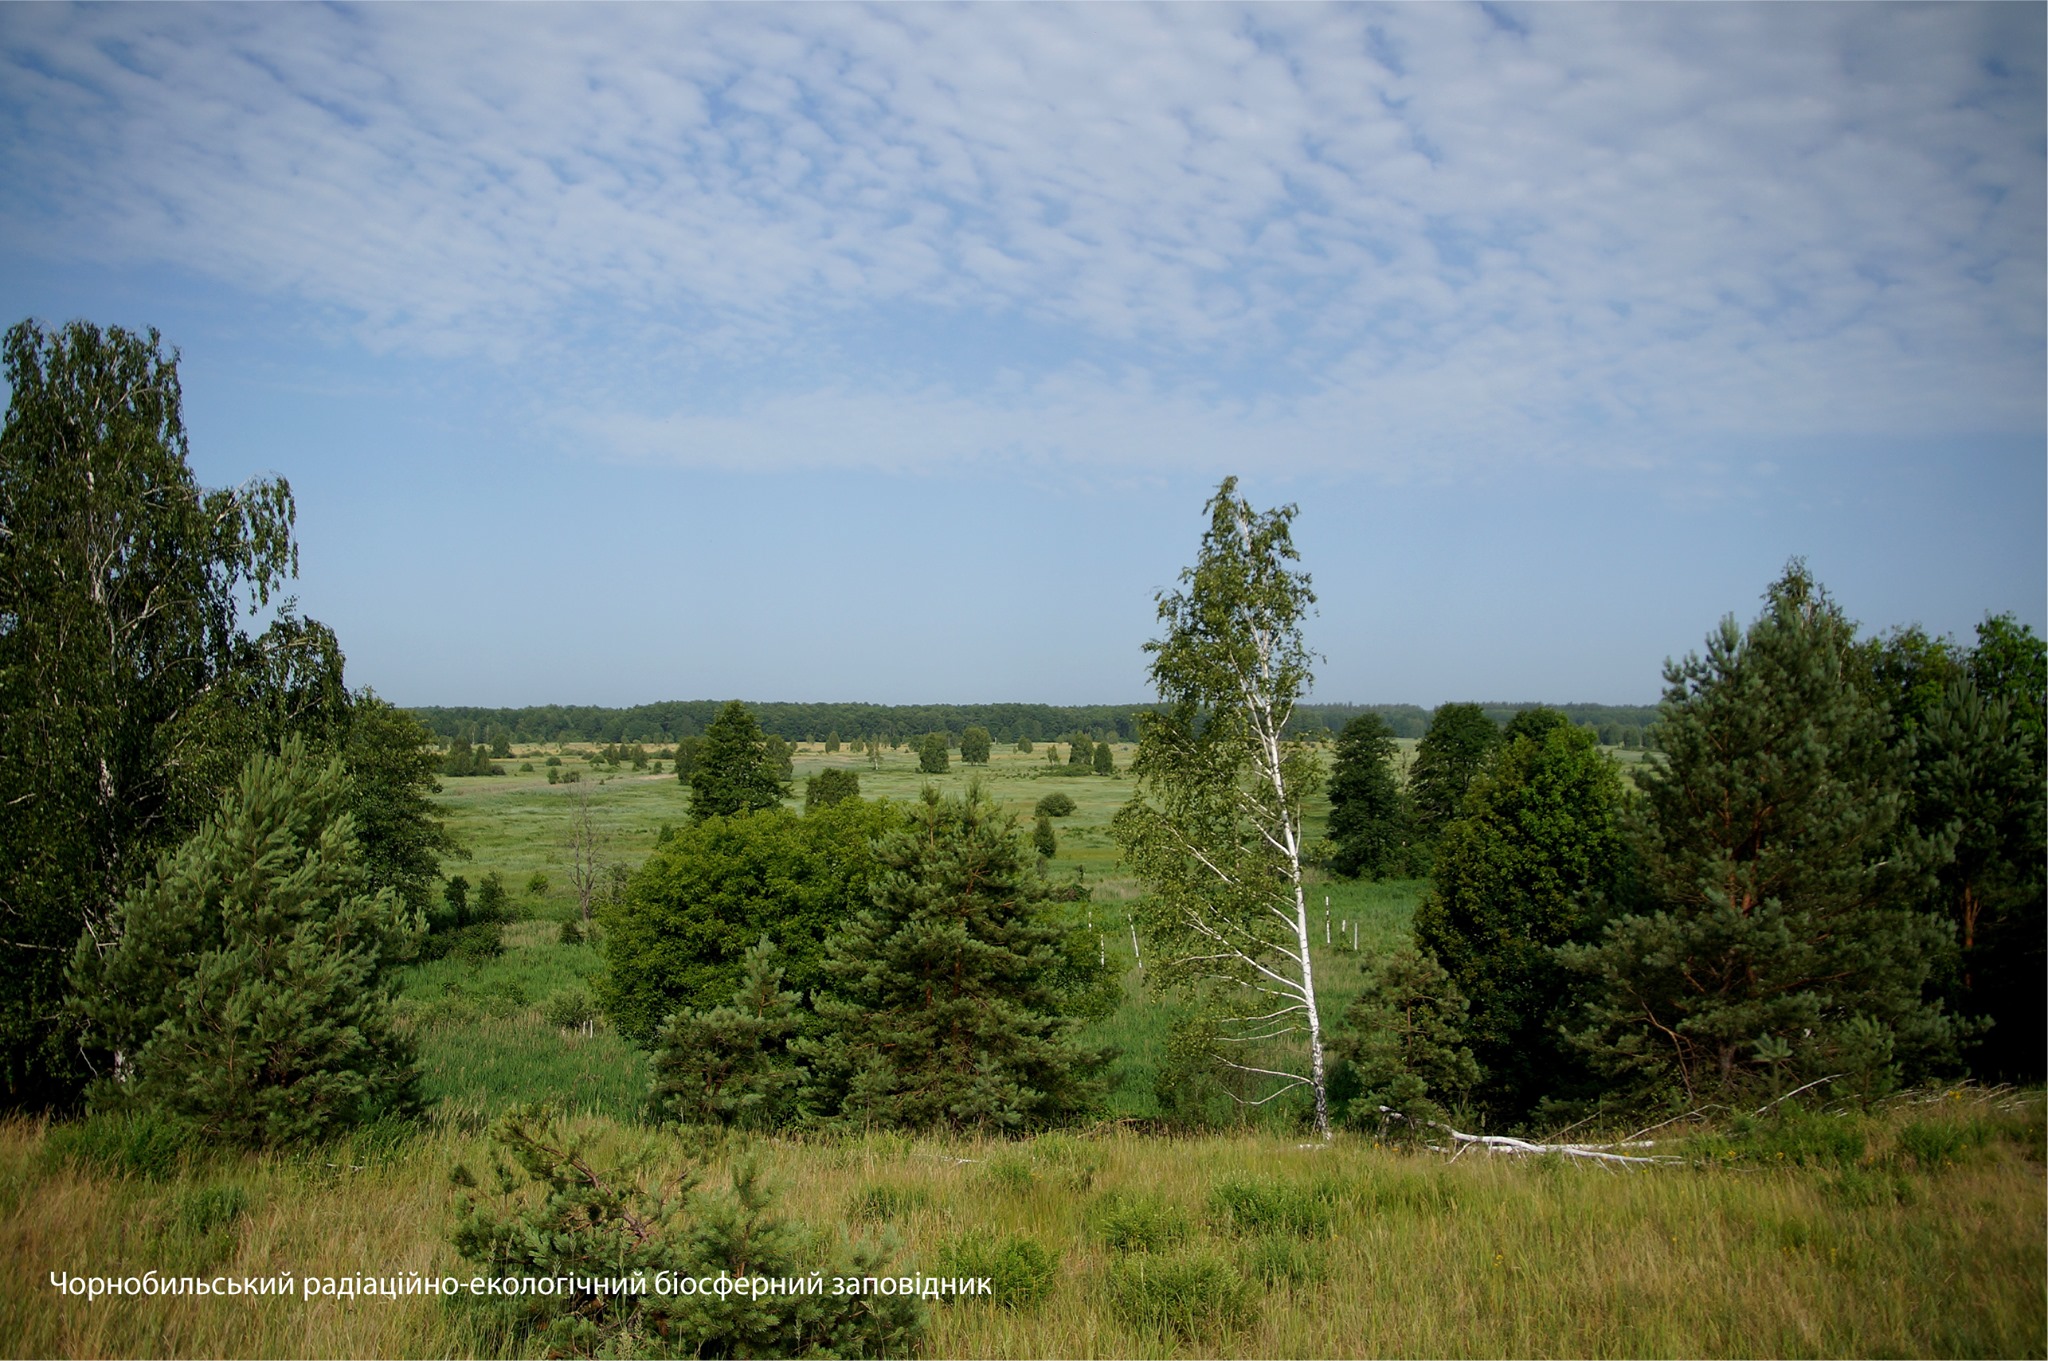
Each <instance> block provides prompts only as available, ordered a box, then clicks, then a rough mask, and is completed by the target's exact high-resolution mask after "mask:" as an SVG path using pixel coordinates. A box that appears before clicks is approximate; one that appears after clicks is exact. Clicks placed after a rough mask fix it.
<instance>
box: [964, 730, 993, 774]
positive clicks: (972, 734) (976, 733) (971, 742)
mask: <svg viewBox="0 0 2048 1361" xmlns="http://www.w3.org/2000/svg"><path fill="white" fill-rule="evenodd" d="M988 753H989V735H988V729H987V728H979V727H975V728H969V729H968V730H967V731H966V732H963V733H961V734H960V759H961V760H962V761H964V762H966V763H967V764H968V765H970V766H985V765H987V764H988Z"/></svg>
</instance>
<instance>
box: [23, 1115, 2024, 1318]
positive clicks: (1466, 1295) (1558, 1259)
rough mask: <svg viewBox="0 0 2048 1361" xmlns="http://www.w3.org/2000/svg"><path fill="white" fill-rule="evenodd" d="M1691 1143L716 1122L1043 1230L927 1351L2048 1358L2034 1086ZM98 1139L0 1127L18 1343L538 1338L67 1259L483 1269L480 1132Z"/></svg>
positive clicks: (857, 1219)
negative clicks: (983, 1131) (164, 1282)
mask: <svg viewBox="0 0 2048 1361" xmlns="http://www.w3.org/2000/svg"><path fill="white" fill-rule="evenodd" d="M572 1123H573V1126H574V1128H575V1129H576V1130H577V1131H578V1133H579V1134H580V1135H581V1136H582V1138H583V1139H584V1140H585V1141H586V1143H587V1145H588V1146H589V1147H591V1148H592V1149H593V1150H595V1151H596V1152H597V1153H598V1154H599V1156H600V1157H623V1156H625V1155H628V1154H635V1153H638V1154H643V1155H646V1156H647V1157H649V1158H650V1159H651V1167H650V1175H652V1176H655V1177H659V1176H661V1175H663V1174H664V1173H672V1172H673V1171H674V1170H675V1169H677V1168H680V1167H681V1166H683V1165H684V1164H685V1163H686V1162H687V1161H689V1159H690V1158H691V1156H692V1153H691V1150H690V1148H689V1145H688V1142H687V1141H686V1140H683V1139H679V1138H677V1137H675V1136H673V1135H668V1134H662V1133H657V1132H654V1131H650V1130H647V1129H645V1128H644V1127H639V1126H633V1125H625V1124H621V1123H619V1122H617V1121H613V1120H610V1119H607V1118H603V1117H585V1118H583V1119H581V1120H578V1121H575V1122H572ZM1684 1147H1685V1148H1686V1150H1687V1152H1688V1153H1689V1155H1690V1156H1689V1161H1688V1163H1687V1164H1686V1165H1683V1166H1674V1167H1659V1168H1654V1169H1643V1170H1637V1171H1632V1172H1625V1173H1613V1172H1608V1171H1604V1170H1601V1169H1598V1168H1593V1167H1587V1166H1579V1165H1563V1164H1557V1163H1552V1162H1544V1161H1539V1162H1534V1163H1529V1162H1509V1161H1505V1160H1499V1159H1495V1160H1488V1159H1487V1158H1485V1157H1483V1156H1480V1155H1468V1156H1466V1157H1463V1158H1460V1159H1459V1160H1457V1161H1456V1162H1451V1161H1449V1160H1447V1159H1446V1158H1445V1157H1443V1156H1442V1155H1438V1154H1433V1153H1429V1152H1426V1151H1423V1152H1402V1151H1398V1150H1394V1149H1390V1148H1381V1147H1375V1146H1374V1145H1372V1144H1371V1143H1369V1142H1364V1141H1360V1140H1356V1139H1344V1140H1340V1142H1339V1143H1338V1144H1337V1145H1336V1146H1335V1147H1333V1148H1330V1149H1304V1148H1301V1147H1299V1146H1297V1145H1296V1144H1295V1143H1294V1142H1292V1141H1288V1140H1280V1139H1274V1138H1270V1137H1262V1136H1241V1137H1232V1138H1207V1139H1193V1140H1185V1141H1167V1140H1160V1139H1154V1138H1146V1137H1141V1136H1136V1135H1133V1134H1130V1133H1128V1132H1126V1131H1120V1130H1116V1129H1108V1130H1105V1131H1100V1132H1098V1133H1096V1134H1094V1135H1079V1134H1063V1135H1051V1136H1046V1137H1042V1138H1039V1139H1036V1140H1029V1141H1022V1142H1015V1143H1005V1142H993V1143H992V1142H978V1141H972V1140H942V1139H907V1138H900V1137H887V1136H869V1137H862V1136H851V1137H847V1138H842V1139H832V1140H813V1141H792V1140H758V1141H750V1142H744V1143H742V1142H739V1141H734V1142H729V1143H725V1144H721V1145H718V1146H716V1147H714V1148H713V1149H711V1150H710V1151H709V1152H708V1154H704V1151H703V1150H699V1153H700V1154H703V1155H704V1156H706V1158H707V1161H708V1165H709V1169H710V1179H711V1180H712V1181H713V1182H717V1181H718V1180H720V1179H721V1178H722V1177H724V1176H725V1175H727V1174H729V1172H730V1169H731V1166H732V1163H733V1160H734V1159H735V1158H736V1157H739V1156H743V1155H744V1156H752V1157H754V1158H756V1159H757V1160H758V1161H760V1162H761V1163H762V1164H763V1165H764V1166H765V1167H766V1169H767V1170H768V1171H769V1173H770V1175H771V1177H772V1178H773V1180H774V1181H775V1182H777V1183H778V1184H779V1185H780V1186H781V1187H782V1188H783V1189H784V1191H785V1193H786V1199H785V1201H784V1204H785V1205H786V1206H787V1207H790V1209H791V1211H792V1213H794V1214H796V1215H797V1216H798V1217H801V1218H804V1219H807V1220H809V1221H811V1222H812V1223H815V1224H827V1225H830V1224H835V1223H836V1224H843V1225H844V1226H845V1227H846V1230H847V1231H848V1232H851V1233H855V1234H863V1235H868V1236H871V1237H876V1236H879V1237H883V1238H886V1239H888V1240H890V1241H893V1242H894V1243H895V1244H896V1245H897V1254H896V1260H897V1262H898V1263H900V1264H903V1265H904V1266H905V1267H906V1268H910V1267H915V1268H918V1269H923V1270H944V1269H946V1268H947V1266H948V1264H950V1263H956V1262H958V1261H960V1260H962V1253H963V1252H964V1251H969V1250H971V1247H972V1244H971V1241H968V1240H971V1239H972V1237H973V1236H974V1235H984V1236H990V1235H992V1236H993V1237H994V1238H995V1239H997V1240H1001V1239H1003V1238H1006V1237H1008V1236H1013V1235H1014V1236H1023V1237H1028V1238H1030V1239H1031V1240H1033V1241H1034V1242H1036V1243H1037V1244H1039V1245H1040V1246H1041V1247H1043V1248H1044V1249H1046V1250H1047V1252H1048V1253H1049V1255H1050V1257H1051V1258H1052V1260H1053V1261H1054V1262H1055V1263H1056V1267H1055V1271H1054V1274H1053V1278H1052V1281H1051V1287H1050V1291H1049V1293H1047V1294H1046V1295H1045V1296H1044V1297H1043V1298H1042V1299H1040V1300H1038V1301H1037V1302H1035V1303H1027V1304H1026V1305H1024V1307H1021V1308H1017V1309H1005V1308H999V1307H996V1306H994V1305H992V1304H989V1303H985V1302H974V1303H951V1304H942V1305H937V1306H935V1307H934V1309H933V1315H932V1322H931V1327H930V1331H929V1333H928V1335H927V1339H926V1343H925V1347H924V1351H925V1352H926V1353H928V1354H931V1355H941V1356H943V1355H959V1356H990V1357H997V1356H1025V1355H1069V1356H1129V1355H1160V1356H1169V1355H1170V1356H1202V1355H1231V1356H1302V1355H1328V1356H1374V1355H1446V1356H1466V1355H1477V1356H1484V1355H1500V1354H1516V1355H1530V1356H1574V1355H1585V1356H1666V1355H1702V1356H1745V1355H1784V1356H1805V1355H1890V1354H1908V1355H1929V1356H1951V1355H1954V1356H2038V1355H2041V1354H2043V1350H2044V1344H2043V1330H2044V1327H2048V1321H2044V1316H2043V1293H2042V1282H2043V1279H2044V1270H2048V1263H2044V1258H2043V1238H2042V1209H2043V1200H2042V1195H2043V1192H2042V1110H2041V1102H2040V1099H2039V1096H2038V1094H2036V1095H2031V1096H2028V1097H2025V1098H2021V1097H2017V1096H2014V1095H2012V1094H2010V1093H2005V1094H1999V1093H1989V1094H1987V1093H1976V1092H1968V1091H1965V1092H1959V1093H1955V1094H1953V1095H1944V1096H1938V1097H1936V1098H1934V1099H1902V1100H1899V1101H1896V1102H1894V1103H1893V1104H1892V1106H1891V1107H1890V1108H1889V1109H1887V1110H1885V1111H1883V1112H1881V1113H1879V1114H1878V1115H1876V1116H1874V1117H1840V1116H1827V1115H1808V1116H1797V1117H1794V1118H1793V1119H1792V1120H1790V1121H1788V1122H1785V1123H1784V1124H1780V1125H1773V1124H1770V1123H1769V1122H1766V1123H1765V1124H1764V1125H1763V1126H1761V1127H1759V1128H1757V1129H1755V1130H1753V1131H1751V1132H1750V1133H1748V1134H1747V1135H1744V1136H1742V1137H1741V1138H1738V1139H1735V1140H1732V1141H1730V1140H1727V1139H1721V1140H1716V1139H1713V1138H1708V1139H1700V1138H1697V1137H1695V1138H1693V1139H1692V1140H1691V1141H1690V1142H1689V1143H1687V1144H1686V1145H1684ZM110 1149H111V1144H110V1143H109V1142H108V1141H102V1142H101V1144H98V1145H95V1144H93V1143H92V1141H90V1140H83V1139H80V1138H79V1137H77V1136H76V1134H73V1135H71V1136H69V1137H67V1136H65V1135H63V1134H62V1133H59V1134H57V1135H53V1134H52V1133H51V1132H50V1131H49V1130H47V1129H46V1128H45V1127H43V1126H40V1125H36V1124H28V1123H19V1122H17V1123H13V1124H8V1125H5V1126H0V1261H4V1263H5V1265H4V1276H0V1339H5V1348H6V1350H7V1351H8V1352H9V1353H10V1354H14V1355H49V1356H126V1355H189V1354H201V1355H221V1356H263V1355H339V1356H355V1355H392V1356H432V1355H448V1354H468V1353H477V1354H516V1353H518V1351H519V1350H520V1342H519V1340H518V1339H516V1338H514V1337H510V1336H508V1335H506V1334H504V1333H502V1332H500V1331H498V1330H496V1329H495V1328H494V1327H493V1326H492V1325H491V1324H489V1322H488V1321H487V1320H486V1319H485V1317H484V1316H483V1315H482V1314H481V1313H479V1312H477V1311H476V1310H475V1309H474V1308H473V1307H471V1306H468V1305H465V1304H456V1305H448V1304H444V1303H441V1302H438V1301H432V1300H428V1299H424V1298H418V1299H405V1300H395V1301H394V1300H385V1299H365V1300H360V1301H354V1302H349V1301H339V1302H338V1301H335V1300H332V1299H327V1298H320V1299H315V1300H312V1301H310V1302H306V1301H301V1300H300V1299H299V1298H298V1297H296V1296H294V1297H291V1298H288V1299H276V1298H266V1299H211V1298H209V1299H177V1300H172V1299H140V1300H133V1301H121V1302H119V1303H115V1302H110V1301H108V1300H100V1301H97V1302H88V1301H86V1300H85V1299H83V1298H81V1297H68V1296H63V1295H60V1294H58V1293H57V1292H56V1291H55V1290H54V1289H52V1288H51V1286H50V1285H49V1283H48V1279H47V1274H48V1273H49V1272H50V1271H53V1270H55V1271H70V1272H77V1273H92V1274H117V1273H121V1274H125V1273H129V1272H141V1271H144V1270H149V1269H152V1268H153V1269H156V1270H159V1271H166V1272H200V1273H223V1274H250V1275H257V1274H270V1273H274V1272H278V1271H286V1270H289V1271H293V1272H296V1273H298V1274H299V1275H301V1276H305V1275H313V1276H326V1275H340V1274H347V1273H358V1272H374V1273H378V1274H387V1275H388V1274H403V1273H405V1272H408V1271H419V1272H425V1273H433V1274H437V1275H438V1274H442V1273H450V1274H457V1275H460V1276H463V1277H465V1278H466V1277H467V1276H468V1275H469V1274H470V1272H471V1268H470V1267H469V1266H468V1265H467V1264H465V1263H463V1262H462V1261H461V1260H460V1259H459V1258H458V1257H457V1256H456V1254H455V1253H454V1251H453V1250H452V1249H451V1248H450V1247H449V1245H448V1240H447V1233H448V1229H449V1227H450V1225H451V1224H452V1223H453V1220H454V1214H455V1196H456V1192H455V1189H454V1188H453V1187H452V1186H451V1184H450V1180H449V1176H450V1173H451V1171H452V1169H453V1168H454V1167H455V1166H456V1165H457V1164H458V1163H466V1164H468V1165H470V1166H482V1165H484V1164H485V1163H486V1162H487V1160H488V1150H487V1148H486V1146H485V1143H484V1141H483V1139H482V1138H481V1137H480V1136H478V1135H476V1134H472V1133H468V1132H465V1131H463V1130H460V1129H458V1128H455V1127H453V1126H452V1125H451V1124H448V1123H446V1122H443V1123H441V1124H439V1125H437V1126H435V1127H433V1128H431V1129H429V1130H427V1131H425V1132H421V1133H416V1134H410V1135H395V1134H393V1133H392V1132H388V1131H385V1132H370V1133H365V1134H362V1135H359V1136H357V1138H355V1139H354V1140H352V1141H350V1142H346V1143H341V1144H337V1145H334V1146H332V1147H328V1148H324V1149H321V1150H318V1151H313V1152H306V1153H302V1154H299V1155H296V1156H283V1155H268V1156H256V1155H250V1156H244V1157H233V1158H219V1159H215V1160H210V1161H199V1162H193V1161H189V1160H187V1158H186V1157H185V1156H184V1155H183V1154H180V1153H176V1152H175V1151H170V1152H160V1153H159V1154H158V1155H157V1156H156V1158H155V1161H154V1162H153V1163H152V1162H150V1161H148V1160H146V1159H145V1160H144V1161H143V1163H142V1168H143V1170H142V1171H139V1172H138V1171H135V1170H128V1169H125V1168H124V1166H123V1163H122V1159H121V1156H120V1154H119V1153H118V1152H117V1151H110ZM129 1161H130V1162H133V1161H135V1160H134V1159H133V1158H130V1159H129ZM150 1174H153V1175H150ZM1204 1272H1206V1273H1208V1274H1207V1275H1204V1274H1203V1273H1204ZM1133 1282H1137V1284H1136V1285H1135V1286H1134V1284H1133ZM1190 1291H1199V1294H1197V1295H1194V1296H1193V1297H1190ZM1233 1301H1237V1304H1238V1306H1239V1307H1233V1303H1232V1302H1233Z"/></svg>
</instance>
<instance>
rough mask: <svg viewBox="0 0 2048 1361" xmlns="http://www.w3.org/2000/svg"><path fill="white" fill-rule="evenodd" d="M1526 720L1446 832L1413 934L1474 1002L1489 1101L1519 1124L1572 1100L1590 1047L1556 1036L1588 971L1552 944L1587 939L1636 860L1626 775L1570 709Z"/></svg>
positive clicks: (1477, 1049) (1474, 1031) (1475, 1039)
mask: <svg viewBox="0 0 2048 1361" xmlns="http://www.w3.org/2000/svg"><path fill="white" fill-rule="evenodd" d="M1542 712H1544V713H1547V714H1548V718H1547V719H1545V718H1540V717H1539V718H1530V717H1525V716H1524V715H1517V716H1516V720H1515V722H1514V723H1513V724H1511V725H1510V727H1509V732H1510V733H1512V734H1513V736H1511V737H1508V738H1507V741H1506V742H1505V744H1504V745H1503V746H1501V747H1500V748H1499V749H1498V750H1496V751H1495V753H1494V755H1493V757H1492V759H1491V760H1490V761H1489V762H1488V763H1487V765H1486V767H1485V769H1483V770H1482V771H1481V772H1480V773H1479V775H1478V776H1477V777H1476V778H1474V780H1473V781H1472V785H1471V787H1470V788H1469V789H1468V790H1467V791H1466V794H1465V799H1464V803H1463V804H1462V805H1461V807H1462V809H1463V815H1462V816H1461V817H1459V818H1457V819H1456V820H1454V821H1452V822H1451V823H1450V825H1449V826H1447V827H1446V828H1445V829H1444V832H1443V836H1442V837H1441V838H1440V839H1439V841H1438V843H1437V848H1436V857H1435V864H1434V868H1433V872H1432V876H1431V884H1430V889H1429V892H1428V893H1426V894H1425V895H1424V896H1423V899H1422V902H1421V903H1420V904H1418V905H1417V907H1416V910H1415V943H1416V944H1417V945H1418V946H1420V947H1422V948H1423V949H1424V950H1426V951H1428V952H1430V953H1431V954H1432V955H1433V956H1434V957H1435V958H1436V960H1437V961H1438V962H1439V963H1441V964H1442V965H1443V967H1444V968H1445V970H1446V971H1447V976H1448V977H1449V978H1450V980H1451V981H1452V982H1453V983H1454V984H1455V985H1456V986H1457V988H1458V989H1459V991H1460V992H1461V993H1462V994H1463V995H1464V996H1465V997H1466V998H1468V999H1470V1002H1471V1012H1470V1020H1469V1022H1468V1026H1467V1032H1468V1034H1469V1036H1470V1043H1471V1047H1472V1052H1473V1054H1474V1055H1475V1057H1476V1058H1477V1059H1478V1061H1479V1064H1480V1067H1481V1068H1482V1069H1483V1070H1484V1072H1485V1081H1484V1083H1483V1084H1482V1085H1481V1086H1480V1088H1479V1095H1480V1098H1481V1100H1482V1101H1483V1102H1484V1103H1485V1104H1486V1105H1487V1106H1488V1107H1489V1108H1490V1109H1491V1110H1493V1111H1494V1112H1495V1113H1496V1114H1497V1115H1501V1116H1505V1117H1507V1118H1509V1119H1515V1118H1519V1117H1521V1116H1523V1115H1525V1114H1527V1113H1528V1112H1529V1111H1530V1110H1531V1109H1533V1108H1534V1107H1535V1106H1536V1104H1537V1103H1538V1102H1539V1101H1540V1100H1542V1099H1543V1098H1544V1097H1546V1096H1560V1097H1561V1096H1565V1095H1567V1092H1566V1091H1565V1090H1564V1088H1565V1087H1566V1086H1567V1085H1568V1084H1569V1082H1570V1079H1571V1075H1572V1074H1573V1073H1574V1072H1576V1071H1578V1070H1580V1069H1582V1067H1583V1055H1581V1054H1580V1053H1578V1052H1577V1051H1575V1050H1573V1049H1572V1048H1570V1047H1569V1046H1567V1045H1566V1044H1565V1043H1564V1042H1563V1039H1562V1037H1561V1036H1560V1034H1559V1030H1560V1027H1561V1026H1562V1025H1563V1024H1565V1023H1566V1022H1567V1021H1576V1019H1577V1018H1576V1016H1575V1015H1574V1014H1573V1013H1574V1010H1575V1004H1576V1002H1577V1000H1578V999H1577V996H1576V993H1577V989H1576V987H1575V986H1574V985H1575V984H1576V983H1577V982H1578V979H1577V977H1576V976H1575V975H1573V974H1572V973H1571V972H1570V971H1569V970H1567V969H1565V968H1564V966H1563V965H1561V964H1560V963H1559V962H1558V960H1557V957H1556V954H1555V947H1557V946H1560V945H1565V944H1568V943H1570V942H1573V941H1584V940H1586V939H1588V938H1589V937H1590V935H1591V933H1592V931H1593V929H1594V928H1595V926H1596V925H1597V924H1598V921H1599V915H1598V914H1600V913H1601V912H1603V911H1609V910H1611V907H1610V902H1611V899H1612V897H1613V895H1614V894H1615V892H1616V890H1617V888H1618V887H1619V886H1620V884H1621V882H1622V879H1623V876H1624V874H1625V872H1626V868H1627V851H1626V846H1625V842H1624V836H1623V826H1622V817H1623V811H1624V802H1623V793H1622V783H1621V772H1620V770H1619V768H1618V767H1617V766H1616V765H1615V764H1614V762H1613V761H1612V760H1610V759H1609V758H1608V757H1607V756H1605V755H1603V754H1602V753H1601V751H1600V749H1599V745H1598V742H1597V739H1596V737H1595V735H1594V733H1592V732H1591V731H1590V730H1588V729H1585V728H1577V727H1573V726H1572V725H1571V724H1570V723H1569V722H1568V721H1567V720H1566V719H1565V717H1564V715H1563V714H1560V713H1557V712H1556V711H1555V710H1549V711H1542Z"/></svg>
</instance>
